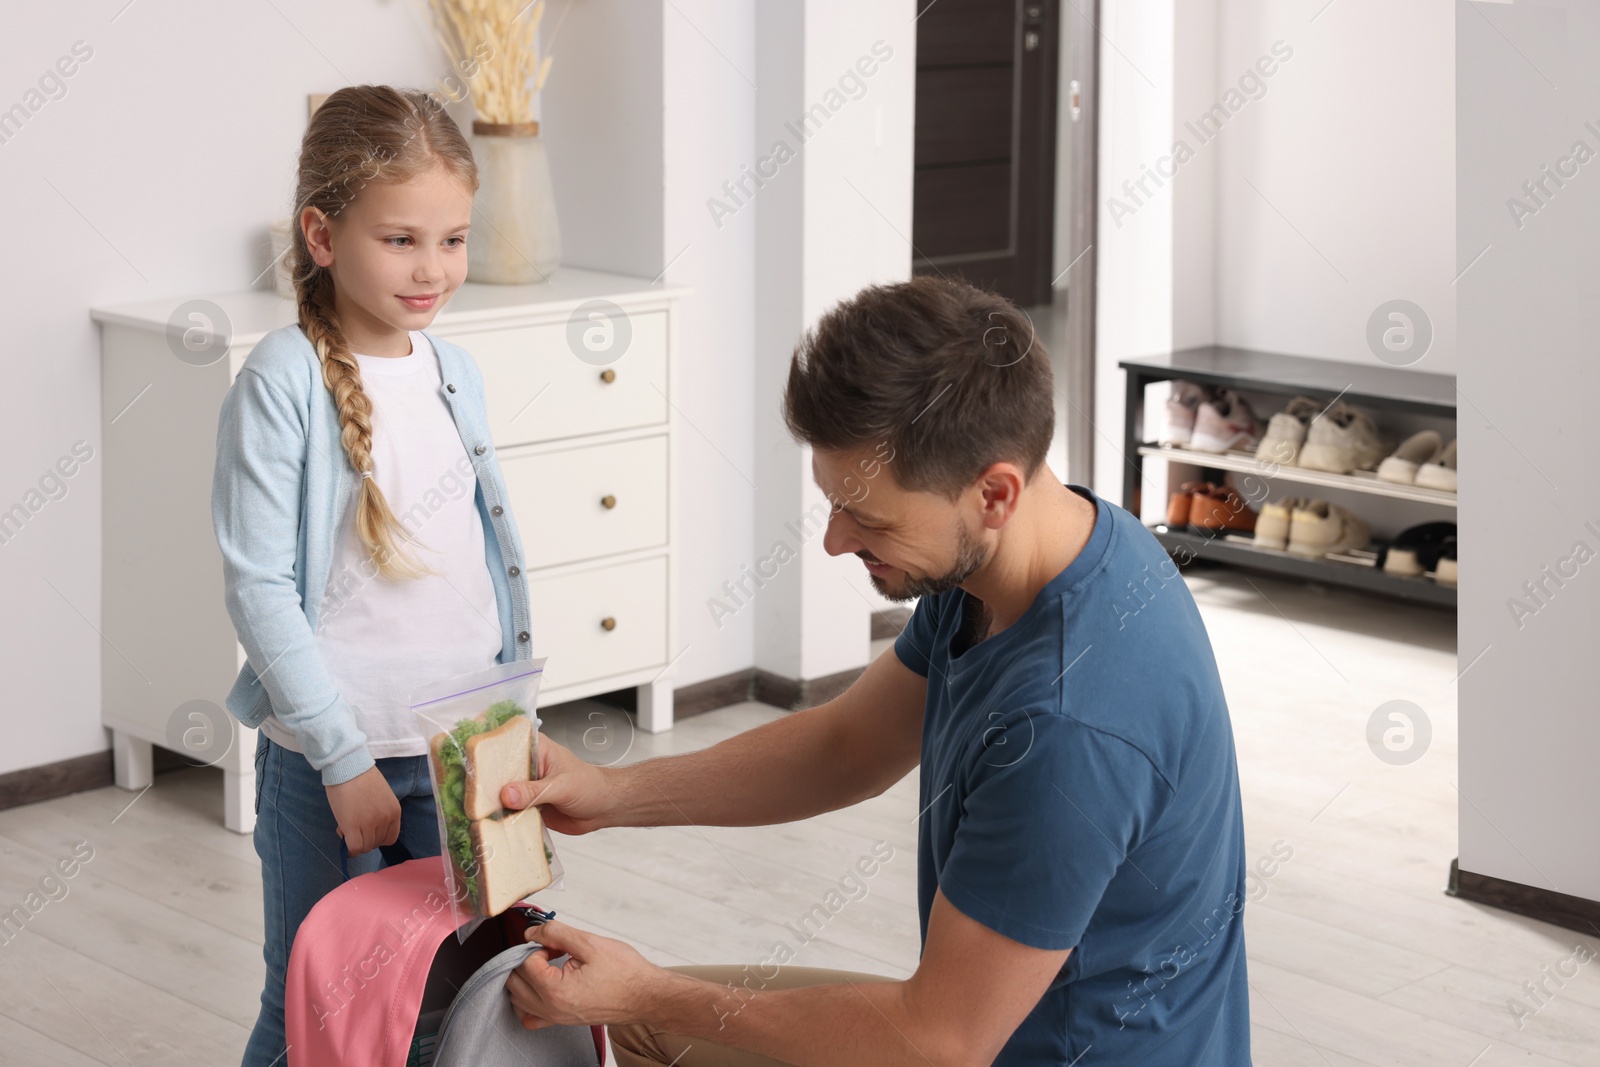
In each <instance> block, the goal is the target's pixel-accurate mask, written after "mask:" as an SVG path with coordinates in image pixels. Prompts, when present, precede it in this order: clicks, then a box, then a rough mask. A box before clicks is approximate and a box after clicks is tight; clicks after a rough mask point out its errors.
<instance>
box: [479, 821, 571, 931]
mask: <svg viewBox="0 0 1600 1067" xmlns="http://www.w3.org/2000/svg"><path fill="white" fill-rule="evenodd" d="M543 831H544V821H543V820H542V819H541V818H540V817H539V809H538V808H524V809H522V810H521V811H514V812H509V813H507V814H506V816H505V817H504V818H502V819H479V820H478V821H476V822H474V823H473V824H472V853H473V857H474V858H475V859H476V860H477V861H478V902H479V904H480V906H481V908H482V910H483V913H484V914H485V915H499V914H500V913H501V912H503V911H505V910H506V909H507V908H509V907H511V905H513V904H515V903H516V902H517V901H519V900H521V899H522V898H523V897H526V896H527V895H529V894H530V893H537V892H538V891H539V890H541V889H543V888H545V887H546V886H548V885H549V884H550V883H551V882H552V881H554V877H553V876H552V875H551V873H550V861H549V860H548V859H547V858H546V857H545V854H544V833H543Z"/></svg>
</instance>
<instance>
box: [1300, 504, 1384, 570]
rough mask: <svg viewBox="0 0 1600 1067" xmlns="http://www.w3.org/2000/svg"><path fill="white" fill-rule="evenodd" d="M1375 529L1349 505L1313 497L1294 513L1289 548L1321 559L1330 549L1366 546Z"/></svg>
mask: <svg viewBox="0 0 1600 1067" xmlns="http://www.w3.org/2000/svg"><path fill="white" fill-rule="evenodd" d="M1371 539H1372V530H1371V528H1370V527H1368V526H1367V524H1366V523H1365V522H1362V521H1361V519H1360V518H1359V517H1357V516H1356V514H1355V513H1354V512H1352V511H1351V510H1350V509H1349V508H1346V507H1341V506H1340V505H1338V504H1330V503H1328V502H1327V501H1326V500H1309V501H1306V502H1305V506H1304V507H1300V508H1296V509H1295V510H1294V512H1293V514H1292V515H1291V516H1290V524H1289V551H1290V552H1291V553H1293V554H1294V555H1296V556H1305V557H1307V558H1310V559H1321V558H1322V557H1323V556H1326V555H1327V554H1328V553H1329V552H1348V551H1350V550H1351V549H1353V548H1363V547H1365V546H1366V543H1367V542H1368V541H1370V540H1371Z"/></svg>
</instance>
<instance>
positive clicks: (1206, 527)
mask: <svg viewBox="0 0 1600 1067" xmlns="http://www.w3.org/2000/svg"><path fill="white" fill-rule="evenodd" d="M1255 528H1256V513H1255V512H1254V511H1251V510H1250V505H1248V504H1246V503H1245V502H1244V498H1243V497H1242V496H1240V495H1239V494H1238V493H1236V492H1234V491H1233V490H1232V489H1231V488H1229V487H1228V486H1226V485H1208V486H1206V487H1205V488H1204V489H1202V490H1200V491H1199V492H1197V493H1195V494H1194V500H1193V503H1192V504H1191V505H1190V509H1189V529H1191V530H1193V531H1194V532H1195V533H1202V534H1205V533H1209V534H1222V533H1249V532H1250V531H1251V530H1254V529H1255Z"/></svg>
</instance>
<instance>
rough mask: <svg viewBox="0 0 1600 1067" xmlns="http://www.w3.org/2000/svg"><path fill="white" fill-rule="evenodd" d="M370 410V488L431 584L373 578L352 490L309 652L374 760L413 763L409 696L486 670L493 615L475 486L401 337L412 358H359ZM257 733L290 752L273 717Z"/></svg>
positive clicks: (421, 743)
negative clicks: (406, 536)
mask: <svg viewBox="0 0 1600 1067" xmlns="http://www.w3.org/2000/svg"><path fill="white" fill-rule="evenodd" d="M356 362H357V363H358V364H359V365H360V367H361V384H362V388H363V389H365V390H366V394H367V396H368V397H370V398H371V400H372V476H373V480H374V481H376V482H377V484H378V488H379V489H380V490H381V491H382V492H383V495H384V498H385V499H386V500H387V501H388V502H389V508H390V510H392V511H393V512H394V514H395V517H396V518H397V519H399V520H400V523H401V525H402V526H404V527H405V528H406V530H408V531H410V532H411V533H412V534H413V535H415V537H416V538H417V539H418V540H420V541H421V542H422V544H420V545H419V544H416V543H414V542H404V541H400V542H399V544H400V548H401V555H402V557H409V558H412V559H415V560H420V561H421V562H422V563H423V564H425V565H426V566H428V567H431V568H432V569H433V570H434V571H435V572H436V573H435V574H430V575H426V576H424V577H421V578H414V579H400V580H398V581H390V580H388V579H385V578H381V577H378V576H376V571H375V566H374V564H373V563H372V562H371V560H370V557H369V553H368V552H367V551H366V549H365V547H364V546H363V545H362V544H361V539H360V537H359V536H358V535H357V534H356V528H355V512H356V509H355V502H356V499H357V495H356V494H359V492H360V490H361V484H360V479H357V483H356V486H355V488H354V492H353V494H352V496H351V500H350V504H349V505H348V506H347V507H346V509H345V519H344V529H343V530H342V531H340V535H339V540H338V542H337V543H336V544H335V546H334V551H333V559H332V565H331V567H330V569H329V571H328V585H327V589H326V591H325V592H324V594H323V600H322V611H321V614H320V616H319V618H318V620H317V634H316V638H317V647H318V649H319V650H320V651H321V653H322V659H323V662H324V663H325V664H326V665H327V668H328V672H329V674H330V675H332V677H333V681H334V684H335V685H337V686H338V687H339V692H340V693H341V694H342V695H343V696H344V698H345V700H347V701H348V702H349V703H350V706H351V707H352V708H354V709H355V715H356V723H357V724H358V725H359V726H360V727H361V730H362V732H363V733H365V734H366V735H367V750H368V751H369V752H370V753H371V754H372V757H373V758H374V759H383V758H385V757H389V756H420V755H422V754H424V753H425V752H427V750H428V746H427V742H426V740H425V739H424V737H423V733H422V731H421V730H420V729H418V725H419V721H418V719H417V717H416V716H415V715H414V714H412V712H411V692H412V690H413V689H415V688H417V687H418V686H422V685H425V684H427V683H430V682H436V681H438V680H439V679H441V678H449V677H453V676H454V675H458V674H466V673H467V672H469V671H475V670H481V669H483V668H485V667H490V666H493V665H494V663H495V661H496V660H497V659H498V657H499V655H500V649H501V642H502V635H501V632H500V609H499V605H498V603H497V602H496V600H495V595H494V582H493V580H492V579H491V578H490V576H489V567H488V562H487V560H486V558H485V555H484V539H483V520H482V518H481V517H480V516H479V514H478V508H477V504H476V501H475V499H474V494H475V493H476V491H477V485H478V483H477V478H476V477H475V475H474V474H473V471H472V460H471V458H470V457H469V456H468V455H467V448H466V446H465V445H464V444H463V443H462V441H461V436H460V434H459V433H458V432H457V430H456V424H455V419H454V418H452V417H451V414H450V408H449V406H448V405H447V404H446V403H445V400H444V397H443V396H441V395H440V392H441V390H442V389H443V387H444V383H443V378H442V377H441V374H440V371H439V360H438V357H437V355H435V353H434V351H433V346H432V345H431V344H430V343H429V342H428V338H427V337H426V336H425V335H424V334H422V333H420V332H417V331H412V332H411V354H410V355H408V356H401V357H398V358H395V357H388V356H365V355H360V354H357V356H356ZM261 731H262V732H263V733H265V734H266V735H267V736H268V737H270V738H271V739H272V740H273V741H275V742H277V743H278V744H280V745H283V746H284V747H285V748H289V749H293V750H294V751H296V752H298V751H300V747H299V745H298V744H297V743H296V741H295V738H294V735H293V734H292V733H291V732H290V731H289V730H288V728H287V727H285V726H284V725H283V723H282V722H280V721H279V720H278V719H277V718H276V717H275V716H268V717H267V719H266V721H265V722H263V723H262V724H261Z"/></svg>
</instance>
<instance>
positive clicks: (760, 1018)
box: [641, 969, 966, 1067]
mask: <svg viewBox="0 0 1600 1067" xmlns="http://www.w3.org/2000/svg"><path fill="white" fill-rule="evenodd" d="M761 974H762V972H761V971H760V970H759V969H747V975H746V978H745V981H744V983H743V984H741V985H733V986H726V985H716V984H715V983H712V982H706V981H702V980H700V979H698V978H691V977H689V976H687V975H682V974H677V973H675V972H672V971H661V972H660V973H659V977H658V978H657V980H656V981H654V982H653V983H651V985H650V987H649V988H648V989H647V990H646V991H645V993H644V996H643V1002H642V1004H641V1015H642V1020H641V1021H643V1022H644V1023H646V1024H647V1025H650V1026H653V1027H656V1028H658V1029H660V1030H663V1031H665V1032H667V1033H673V1034H678V1035H681V1036H683V1037H687V1038H699V1039H701V1040H704V1041H710V1042H713V1043H715V1044H719V1045H728V1046H732V1047H734V1048H739V1049H744V1050H745V1051H748V1052H755V1053H759V1054H761V1055H764V1056H770V1057H772V1058H773V1059H777V1060H781V1061H783V1062H784V1063H792V1064H795V1065H797V1067H812V1065H829V1067H854V1065H857V1064H859V1065H861V1067H896V1065H899V1064H906V1065H917V1067H927V1065H928V1064H930V1063H931V1064H936V1065H938V1067H961V1065H962V1064H964V1063H965V1062H966V1061H965V1053H964V1052H963V1051H961V1050H959V1049H956V1048H952V1047H949V1045H948V1041H949V1038H948V1037H947V1036H945V1035H940V1034H936V1033H934V1032H932V1030H931V1029H930V1028H929V1027H927V1026H925V1025H923V1024H921V1023H919V1021H918V1020H917V1018H916V1016H915V1013H914V1012H913V1011H912V1010H911V1006H910V1004H909V1002H908V999H907V990H908V988H909V987H908V985H907V983H905V982H857V983H844V984H838V985H816V986H801V987H798V988H790V989H764V988H762V986H763V982H762V978H761Z"/></svg>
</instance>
